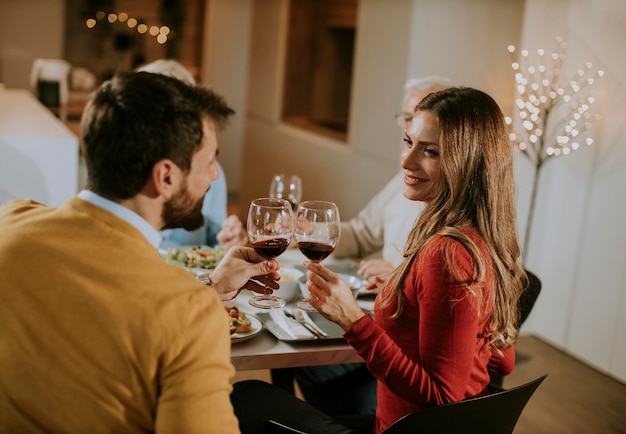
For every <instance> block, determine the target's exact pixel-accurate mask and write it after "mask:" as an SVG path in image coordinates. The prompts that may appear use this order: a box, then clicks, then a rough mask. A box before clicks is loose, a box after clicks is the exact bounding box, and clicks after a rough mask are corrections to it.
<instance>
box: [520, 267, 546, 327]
mask: <svg viewBox="0 0 626 434" xmlns="http://www.w3.org/2000/svg"><path fill="white" fill-rule="evenodd" d="M524 271H526V275H527V276H528V286H527V287H526V289H525V290H524V292H522V295H521V296H520V299H519V325H518V327H517V328H520V327H521V326H522V324H523V323H524V321H526V318H528V314H530V311H531V309H532V308H533V306H534V305H535V302H536V301H537V297H539V293H540V292H541V280H540V279H539V277H537V276H536V275H535V274H534V273H531V272H530V271H528V270H524Z"/></svg>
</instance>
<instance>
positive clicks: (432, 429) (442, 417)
mask: <svg viewBox="0 0 626 434" xmlns="http://www.w3.org/2000/svg"><path fill="white" fill-rule="evenodd" d="M545 378H546V375H544V376H542V377H540V378H538V379H536V380H534V381H531V382H530V383H527V384H524V385H521V386H518V387H514V388H511V389H508V390H500V391H497V392H495V393H492V394H490V395H485V396H480V397H477V398H471V399H468V400H465V401H461V402H455V403H452V404H445V405H439V406H436V407H429V408H425V409H423V410H420V411H416V412H414V413H411V414H408V415H406V416H404V417H403V418H401V419H399V420H398V421H397V422H395V423H394V424H393V425H391V426H389V427H388V428H387V429H386V430H385V431H383V433H384V434H409V433H410V434H464V433H467V434H470V433H489V434H511V433H512V432H513V429H514V428H515V425H516V424H517V420H518V419H519V417H520V415H521V414H522V411H523V410H524V407H525V406H526V403H527V402H528V400H529V399H530V397H531V396H532V395H533V393H534V392H535V390H537V387H539V385H540V384H541V382H542V381H543V380H544V379H545Z"/></svg>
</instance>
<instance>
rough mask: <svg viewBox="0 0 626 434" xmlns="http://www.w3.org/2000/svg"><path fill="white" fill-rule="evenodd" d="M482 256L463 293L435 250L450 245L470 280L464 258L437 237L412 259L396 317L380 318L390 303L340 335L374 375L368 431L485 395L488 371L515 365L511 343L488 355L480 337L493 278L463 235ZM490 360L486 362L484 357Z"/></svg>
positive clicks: (489, 308)
mask: <svg viewBox="0 0 626 434" xmlns="http://www.w3.org/2000/svg"><path fill="white" fill-rule="evenodd" d="M468 235H469V236H470V237H471V238H472V239H473V241H474V242H475V243H476V245H477V246H478V247H479V250H480V252H481V255H482V256H483V258H485V259H486V260H485V263H486V264H487V272H486V276H485V281H484V282H483V284H482V285H480V286H474V287H473V288H472V289H473V290H474V292H475V294H474V295H472V294H470V293H469V291H468V288H467V286H466V285H465V284H459V283H455V282H454V281H453V279H452V277H451V275H450V272H449V271H448V270H447V268H446V267H445V266H444V258H443V252H442V247H443V244H444V243H448V244H449V245H448V247H451V248H452V252H453V255H452V256H453V260H452V264H453V266H454V267H455V269H456V270H458V271H460V273H461V274H460V275H461V276H464V279H467V280H468V281H470V280H471V279H470V277H469V276H471V275H472V273H473V271H472V260H471V257H470V255H469V252H468V251H467V250H466V249H465V247H463V246H462V245H461V244H460V243H459V242H457V241H454V240H452V239H451V238H449V237H443V236H437V237H435V238H434V239H433V240H432V241H430V242H428V243H427V245H426V246H425V247H424V249H423V250H422V251H421V252H420V253H419V255H418V256H417V257H416V259H415V261H414V262H413V264H412V266H411V269H410V271H409V273H408V274H407V276H406V279H405V282H404V288H403V292H404V295H405V297H406V304H405V308H404V311H403V313H402V315H401V316H400V317H399V318H397V319H394V320H390V319H386V318H388V317H389V316H390V315H391V314H392V313H393V312H394V311H395V304H394V305H392V306H389V307H387V308H385V309H384V310H382V311H381V310H379V308H378V307H379V306H378V302H377V306H376V312H375V317H374V319H371V318H370V317H369V316H366V317H364V318H363V319H362V320H360V321H359V322H358V323H357V324H355V325H354V326H353V328H352V329H351V330H350V331H348V332H347V333H346V334H345V337H346V339H347V340H348V342H349V343H350V344H351V345H352V346H354V348H355V349H356V350H357V352H358V353H359V354H360V355H361V356H362V357H363V358H364V359H365V361H366V362H367V366H368V368H369V369H370V371H371V372H372V373H373V374H374V375H375V376H376V377H377V379H378V393H377V395H378V408H377V411H376V429H375V432H380V431H382V430H384V429H385V428H386V427H387V426H389V425H390V424H392V423H393V422H395V421H396V420H398V419H399V418H401V417H402V416H404V415H406V414H408V413H411V412H414V411H416V410H419V409H420V408H424V407H429V406H434V405H440V404H445V403H449V402H456V401H461V400H464V399H467V398H470V397H473V396H477V395H481V394H484V393H486V387H487V384H488V383H489V374H488V369H487V368H488V366H489V369H490V370H493V371H495V372H500V373H503V374H508V373H510V372H511V370H512V369H513V365H514V363H515V353H514V350H513V348H512V347H511V348H510V349H509V350H507V351H506V352H505V354H504V357H500V356H495V355H494V357H492V352H491V350H490V349H489V348H488V345H487V340H486V338H485V336H486V331H487V326H488V319H489V316H490V315H491V311H492V307H493V299H494V298H493V297H494V296H493V291H494V290H493V288H494V275H493V270H492V268H491V267H490V266H489V264H490V261H488V260H487V258H488V254H487V250H486V248H485V246H484V243H483V242H482V240H481V239H480V238H479V237H478V235H477V233H476V232H475V231H470V232H468ZM490 359H491V361H490Z"/></svg>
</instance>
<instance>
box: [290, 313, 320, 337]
mask: <svg viewBox="0 0 626 434" xmlns="http://www.w3.org/2000/svg"><path fill="white" fill-rule="evenodd" d="M283 312H284V313H285V316H286V317H287V318H291V319H293V320H295V321H297V322H298V323H300V325H302V326H303V327H304V328H305V329H307V330H308V331H310V332H311V333H313V335H314V336H315V337H316V338H323V337H324V335H323V334H322V333H320V331H319V330H317V329H316V328H315V327H313V326H312V325H311V324H309V323H308V322H306V321H304V320H301V319H298V318H296V316H295V315H294V314H292V313H291V312H288V311H286V310H283Z"/></svg>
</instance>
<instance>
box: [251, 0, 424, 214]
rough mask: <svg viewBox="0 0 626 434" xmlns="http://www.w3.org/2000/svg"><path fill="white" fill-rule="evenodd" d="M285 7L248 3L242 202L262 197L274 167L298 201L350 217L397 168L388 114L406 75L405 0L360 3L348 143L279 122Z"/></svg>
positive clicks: (271, 0) (269, 1) (265, 0)
mask: <svg viewBox="0 0 626 434" xmlns="http://www.w3.org/2000/svg"><path fill="white" fill-rule="evenodd" d="M287 7H288V1H286V0H260V1H256V2H255V3H254V14H253V28H252V41H253V43H252V51H251V58H250V74H249V82H248V89H249V92H248V114H247V119H246V136H245V145H244V155H243V167H242V177H241V180H240V185H241V190H240V198H241V203H242V204H245V203H248V202H249V201H250V200H251V199H252V198H254V197H258V196H263V195H267V193H268V188H269V182H270V179H271V176H272V174H273V173H276V172H281V171H286V172H295V173H298V174H299V175H300V176H301V178H302V180H303V198H304V199H315V198H317V199H321V198H324V199H327V200H332V201H335V202H337V203H338V204H339V206H340V207H341V212H342V215H343V216H344V217H349V216H351V215H354V214H356V212H357V211H358V210H359V209H360V208H361V207H362V206H363V205H364V204H365V202H366V201H367V200H368V199H369V198H370V197H371V196H372V195H373V194H374V193H375V192H377V191H378V190H379V189H380V188H381V187H382V185H383V184H384V183H385V182H386V181H387V180H388V179H389V178H391V176H392V175H393V174H394V173H395V171H396V170H397V169H398V167H399V166H398V155H399V154H398V152H397V150H398V149H399V143H400V140H401V138H400V134H399V132H398V130H397V127H396V125H395V122H394V119H393V115H394V114H395V113H397V112H398V110H399V109H400V103H401V100H402V93H403V89H402V85H403V82H404V80H405V79H406V71H407V60H408V58H407V56H406V52H407V51H408V46H409V32H410V12H411V7H412V2H411V1H409V0H397V1H393V2H388V1H383V0H369V1H368V0H365V1H362V2H360V9H359V12H358V18H357V20H358V28H359V30H358V32H357V40H356V55H355V67H354V71H356V73H355V75H354V78H353V89H352V95H353V97H352V103H351V111H350V130H349V132H348V136H349V138H348V142H347V143H342V142H339V141H337V140H333V139H328V138H324V137H321V136H319V135H316V134H312V133H307V132H304V131H302V130H300V129H297V128H293V127H290V126H288V125H285V124H283V123H281V121H280V118H279V113H280V105H279V104H280V101H281V100H282V98H281V91H282V87H281V83H282V71H283V64H284V57H285V53H284V50H285V46H284V45H285V44H284V42H285V38H286V37H285V35H286V31H287V28H286V19H287V12H288V10H287ZM242 211H244V212H245V211H246V210H245V209H244V210H242Z"/></svg>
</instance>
